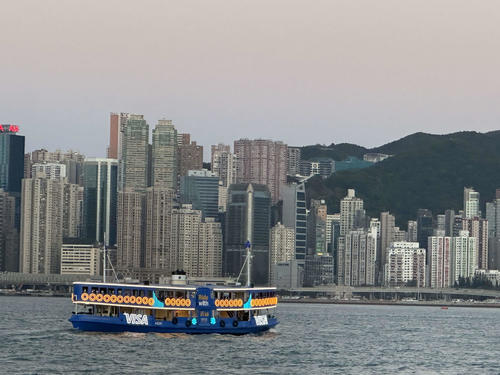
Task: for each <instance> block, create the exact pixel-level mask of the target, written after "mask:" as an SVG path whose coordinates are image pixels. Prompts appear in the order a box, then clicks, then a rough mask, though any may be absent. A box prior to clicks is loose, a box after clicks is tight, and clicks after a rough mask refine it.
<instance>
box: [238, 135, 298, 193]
mask: <svg viewBox="0 0 500 375" xmlns="http://www.w3.org/2000/svg"><path fill="white" fill-rule="evenodd" d="M234 153H235V155H236V157H237V160H238V162H237V163H238V167H237V174H238V175H237V182H238V183H254V184H262V185H267V187H268V188H269V191H270V192H271V197H272V202H273V203H275V202H277V201H278V200H279V199H280V189H281V186H283V185H284V184H286V173H287V167H288V163H287V156H288V147H287V145H286V144H284V143H283V142H273V141H270V140H265V139H256V140H250V139H240V140H237V141H234Z"/></svg>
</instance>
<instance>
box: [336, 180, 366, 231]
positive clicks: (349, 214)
mask: <svg viewBox="0 0 500 375" xmlns="http://www.w3.org/2000/svg"><path fill="white" fill-rule="evenodd" d="M362 209H363V200H362V199H361V198H358V197H356V192H355V190H354V189H348V190H347V196H346V197H344V198H342V200H341V201H340V235H341V236H345V235H346V234H347V233H349V231H351V230H352V229H353V228H354V218H355V216H356V213H357V212H358V211H359V210H362Z"/></svg>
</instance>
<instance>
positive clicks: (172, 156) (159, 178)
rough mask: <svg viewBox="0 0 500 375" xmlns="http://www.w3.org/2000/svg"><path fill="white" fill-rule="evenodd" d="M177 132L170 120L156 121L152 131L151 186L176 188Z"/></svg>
mask: <svg viewBox="0 0 500 375" xmlns="http://www.w3.org/2000/svg"><path fill="white" fill-rule="evenodd" d="M177 151H178V149H177V130H176V129H175V127H174V125H173V124H172V121H171V120H158V124H157V125H156V127H155V128H154V129H153V145H152V185H153V186H162V187H166V188H169V189H175V188H176V187H177V168H178V165H177V164H178V152H177Z"/></svg>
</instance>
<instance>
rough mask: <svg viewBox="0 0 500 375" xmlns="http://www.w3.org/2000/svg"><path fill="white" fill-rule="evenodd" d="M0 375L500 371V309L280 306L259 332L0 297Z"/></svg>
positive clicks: (51, 301)
mask: <svg viewBox="0 0 500 375" xmlns="http://www.w3.org/2000/svg"><path fill="white" fill-rule="evenodd" d="M0 313H1V315H0V338H1V343H0V345H1V348H2V349H1V350H0V373H2V374H17V373H22V374H25V373H29V374H62V373H64V374H68V373H92V374H96V373H121V374H138V373H150V374H166V373H169V374H204V373H208V374H211V373H220V374H239V375H241V374H308V375H309V374H337V373H338V374H344V373H346V374H390V373H405V374H414V373H416V374H427V373H430V374H432V373H440V374H441V373H442V374H499V373H500V309H486V308H484V309H481V308H458V307H457V308H454V307H450V308H449V310H441V309H440V308H439V307H409V306H408V307H407V306H404V307H402V306H401V307H400V306H394V307H392V306H353V305H344V306H343V305H302V304H281V305H280V306H279V309H278V315H279V317H280V320H281V324H280V325H278V327H277V328H276V329H274V330H272V331H270V332H267V333H265V334H262V335H248V336H228V335H224V336H223V335H200V336H189V335H181V334H178V335H172V334H137V333H123V334H109V333H108V334H103V333H86V332H79V331H76V330H74V329H72V327H71V324H70V323H69V322H68V320H67V319H68V318H69V316H70V315H71V302H70V300H69V299H65V298H37V297H0Z"/></svg>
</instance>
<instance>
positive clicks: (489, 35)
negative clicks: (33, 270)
mask: <svg viewBox="0 0 500 375" xmlns="http://www.w3.org/2000/svg"><path fill="white" fill-rule="evenodd" d="M451 4H452V5H451ZM87 5H88V6H87ZM264 6H265V12H262V9H263V7H264ZM95 9H99V11H95ZM221 10H222V11H221ZM498 10H499V5H498V3H497V2H494V1H482V2H481V3H474V4H473V3H470V2H467V1H455V2H453V3H450V2H449V1H444V0H439V1H435V2H433V3H432V4H425V3H422V2H409V3H404V4H403V3H401V2H398V1H394V0H385V1H382V2H377V3H365V4H363V5H360V4H355V3H350V2H340V1H331V2H315V3H314V4H310V3H305V2H303V1H287V2H286V3H285V2H283V1H274V2H265V3H264V2H259V1H254V2H251V3H249V2H242V3H241V2H239V3H237V4H236V3H230V2H221V1H214V2H211V4H207V3H205V2H196V1H195V2H192V3H190V4H189V5H187V4H182V3H174V2H158V1H151V2H148V3H147V4H146V5H144V4H137V3H134V2H129V1H122V2H119V3H117V2H113V1H111V2H106V3H101V2H100V3H99V4H97V3H94V6H92V5H89V4H88V3H87V4H86V6H82V7H75V6H74V5H73V4H71V3H60V2H57V3H56V2H51V1H49V2H44V3H39V2H35V1H18V2H10V3H9V4H6V5H5V6H4V7H3V8H2V13H3V14H4V21H3V28H4V29H5V30H9V32H8V33H4V34H3V35H4V39H2V40H3V44H2V56H3V58H2V61H0V71H2V81H3V87H4V90H2V93H0V103H1V104H0V112H1V113H2V121H3V122H7V123H19V124H21V125H22V126H23V129H24V132H25V134H30V135H31V137H30V139H29V141H28V143H27V149H28V150H31V149H36V148H39V147H40V146H42V145H45V146H46V147H48V148H50V149H58V148H64V147H65V145H67V144H73V145H74V148H76V149H78V150H80V151H81V152H82V153H84V154H86V155H91V156H94V157H105V154H104V152H105V149H106V146H107V145H108V134H107V130H108V129H107V125H108V114H109V111H122V110H129V111H132V112H135V113H144V114H147V120H148V122H149V123H150V125H151V126H153V125H154V123H155V121H156V120H158V119H161V118H163V117H165V118H169V119H172V120H173V121H174V123H175V124H176V125H177V127H178V128H179V129H180V130H182V131H183V132H187V133H192V134H195V133H197V132H200V138H198V139H197V141H198V143H199V144H202V145H211V144H216V143H217V142H224V143H226V144H227V143H230V142H231V141H232V140H234V139H238V138H240V137H248V138H255V137H256V136H257V135H261V136H262V137H263V138H266V139H274V140H281V141H283V142H284V143H286V144H289V145H298V144H316V143H332V142H334V143H340V142H352V143H356V144H361V145H364V146H367V147H373V146H378V145H381V144H384V143H385V142H387V141H389V140H391V139H395V138H400V137H402V136H404V135H407V134H411V133H414V132H417V131H423V132H429V133H449V132H454V131H459V130H464V129H470V130H476V131H488V130H493V129H496V128H498V120H497V119H498V118H499V115H500V112H499V111H500V110H499V109H498V106H497V105H496V101H497V100H496V98H497V97H498V94H499V92H498V87H500V84H499V83H500V82H499V79H500V77H499V76H498V75H497V74H496V67H497V65H498V61H499V54H498V50H497V49H496V48H494V46H495V45H496V41H497V40H498V39H499V36H500V35H499V33H500V28H499V27H498V24H497V20H496V14H498ZM21 15H22V18H21ZM130 17H133V18H134V22H133V26H131V23H130V22H122V20H123V19H128V18H130ZM21 19H22V21H20V20H21ZM89 21H90V22H89ZM227 30H231V33H228V32H227ZM7 35H8V38H7ZM457 41H460V42H459V43H457ZM130 46H134V50H132V48H131V47H130ZM470 51H473V53H470ZM35 55H36V56H37V62H36V64H33V62H32V61H33V56H35ZM118 61H120V63H119V64H118V63H117V62H118ZM200 61H203V63H200ZM27 109H28V110H27ZM194 109H195V110H194ZM304 125H307V129H308V131H307V132H301V131H297V129H300V128H301V127H303V126H304ZM68 128H70V129H71V131H68V130H67V129H68ZM207 128H208V129H211V130H212V131H208V132H205V131H203V129H207ZM290 130H293V131H290ZM101 134H102V136H99V135H101ZM96 135H97V136H96ZM208 152H209V151H208V149H207V148H205V160H208Z"/></svg>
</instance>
